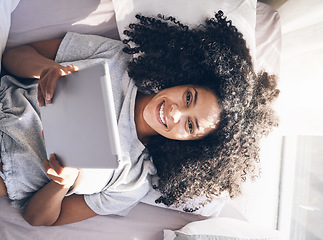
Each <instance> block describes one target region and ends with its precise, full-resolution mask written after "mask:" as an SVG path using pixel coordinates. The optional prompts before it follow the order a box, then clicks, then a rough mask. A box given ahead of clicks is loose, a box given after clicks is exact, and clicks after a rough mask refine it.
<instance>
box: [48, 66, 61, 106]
mask: <svg viewBox="0 0 323 240" xmlns="http://www.w3.org/2000/svg"><path fill="white" fill-rule="evenodd" d="M65 75H66V72H65V71H64V70H62V69H57V70H56V71H51V72H50V73H49V74H48V76H46V77H47V78H48V81H46V86H45V87H44V89H42V90H43V91H42V92H43V97H44V98H45V103H46V104H50V103H51V102H52V98H53V95H54V91H55V87H56V83H57V81H58V79H59V78H60V77H61V76H65Z"/></svg>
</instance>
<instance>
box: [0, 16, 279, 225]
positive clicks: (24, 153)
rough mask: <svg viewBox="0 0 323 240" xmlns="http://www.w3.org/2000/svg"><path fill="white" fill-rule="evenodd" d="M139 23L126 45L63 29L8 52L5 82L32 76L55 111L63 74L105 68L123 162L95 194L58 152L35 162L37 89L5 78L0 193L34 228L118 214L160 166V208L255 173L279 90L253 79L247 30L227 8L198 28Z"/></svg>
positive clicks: (39, 147)
mask: <svg viewBox="0 0 323 240" xmlns="http://www.w3.org/2000/svg"><path fill="white" fill-rule="evenodd" d="M136 17H137V18H138V19H139V20H140V23H138V24H131V25H130V26H129V27H130V30H129V31H125V34H126V35H127V36H128V37H129V39H128V40H126V41H124V43H127V44H134V45H133V47H130V46H128V47H124V45H122V44H120V43H119V42H117V41H114V40H109V39H105V38H101V37H97V36H89V35H79V34H75V33H69V34H67V35H66V36H65V38H64V39H63V40H50V41H44V42H38V43H33V44H30V45H29V46H23V47H20V48H17V49H13V50H10V51H8V52H7V53H6V54H5V55H4V59H3V63H4V66H5V67H6V68H7V70H8V71H9V72H11V73H12V74H14V75H16V76H18V77H22V78H39V86H38V90H37V96H38V102H39V105H40V106H44V105H46V104H50V103H51V99H52V97H53V94H54V89H55V84H56V82H57V80H58V78H59V77H60V76H62V75H65V74H67V73H68V72H73V71H75V70H76V67H75V65H76V66H77V67H83V66H85V65H88V64H92V63H96V62H101V61H105V62H107V63H108V66H109V72H110V75H111V81H112V87H113V90H114V100H115V102H116V105H117V107H116V113H117V116H118V127H119V132H120V138H121V141H122V150H123V153H124V155H125V156H127V160H125V162H124V163H122V164H121V166H120V167H119V168H118V169H117V170H115V171H111V172H109V173H107V174H106V176H105V177H106V179H105V180H104V181H106V185H105V186H104V187H103V188H102V189H100V190H99V191H96V190H95V191H94V190H93V191H92V192H90V193H86V194H80V192H78V191H77V187H76V190H74V189H73V185H74V184H75V182H76V180H77V179H78V177H79V175H82V171H80V170H78V169H73V168H66V167H65V168H64V167H62V166H61V165H60V164H59V163H58V161H57V160H56V159H55V155H53V154H52V155H50V159H49V161H47V160H45V161H43V167H42V166H41V164H42V163H41V162H42V160H44V159H46V153H45V150H44V145H43V141H42V139H41V127H40V126H41V123H40V119H39V116H38V115H39V114H38V106H37V102H36V100H35V99H36V96H35V95H36V92H35V91H36V88H35V85H28V84H25V83H20V82H18V81H16V80H15V79H13V78H10V77H5V78H3V79H2V80H1V93H0V96H1V98H0V99H1V103H2V111H1V114H2V115H1V116H0V117H1V118H0V119H1V124H2V128H1V161H2V164H3V165H2V166H1V167H2V168H3V169H1V171H2V172H3V173H2V172H1V176H2V179H4V181H2V182H1V185H2V188H1V195H5V194H6V193H8V195H9V198H10V199H12V200H14V201H13V203H15V204H17V205H20V206H25V211H24V218H25V219H26V220H27V221H28V222H29V223H30V224H32V225H60V224H66V223H70V222H76V221H81V220H83V219H87V218H90V217H93V216H95V215H97V214H119V215H125V214H126V213H127V212H128V211H129V210H130V209H131V208H132V207H133V206H134V205H135V204H136V203H137V202H138V201H139V200H140V198H142V197H143V196H144V195H145V194H146V193H147V191H148V188H149V179H150V176H151V175H154V174H155V173H156V169H157V173H158V177H159V181H158V184H156V185H154V187H155V188H156V189H158V190H159V191H160V192H161V194H162V197H161V198H160V199H158V201H159V202H162V203H164V204H166V205H173V204H174V205H181V204H184V206H185V203H186V202H187V200H189V199H191V198H194V197H198V196H207V201H209V200H211V199H212V198H213V197H214V196H218V195H220V194H222V193H224V192H228V194H229V195H230V196H231V197H233V196H236V195H237V194H239V191H240V184H241V181H243V180H244V179H245V178H246V176H248V175H249V176H251V177H254V176H256V175H257V163H258V162H259V140H260V138H261V137H262V136H263V135H266V134H267V133H268V132H269V131H270V130H271V128H272V127H273V126H275V125H277V120H276V118H275V116H274V112H273V110H272V109H271V107H270V103H271V102H272V101H273V100H274V99H275V98H276V97H277V95H278V92H279V91H278V90H277V89H276V80H275V78H274V77H273V76H268V74H267V73H260V74H258V75H256V74H255V73H254V72H253V68H252V62H251V57H250V55H249V51H248V49H247V47H246V43H245V40H244V39H243V37H242V34H241V33H239V32H238V31H237V29H236V28H235V27H234V26H232V25H231V22H230V21H227V20H226V18H225V17H224V16H223V13H222V12H218V13H217V14H216V16H215V18H212V19H209V20H207V21H206V22H205V24H204V25H203V26H202V25H201V26H199V27H198V28H196V29H189V28H188V27H187V26H184V25H182V24H181V23H179V22H177V21H176V20H175V19H173V18H168V19H164V17H162V16H159V18H161V20H159V19H155V18H147V17H144V16H136ZM123 51H124V52H125V53H128V54H125V53H123ZM133 54H135V55H134V56H136V57H134V58H133V59H130V56H131V55H133ZM53 59H55V61H53ZM61 64H62V65H61ZM71 64H72V65H71ZM63 65H64V66H63ZM126 70H128V71H127V73H126ZM128 75H129V76H128ZM129 77H130V78H131V79H130V78H129ZM135 85H136V86H135ZM137 88H138V89H137ZM35 102H36V103H35ZM13 116H14V117H13ZM26 119H28V121H26ZM30 119H31V120H30ZM22 126H23V127H22ZM17 129H19V131H17ZM22 129H23V130H22ZM17 132H18V133H17ZM22 133H23V134H22ZM26 144H27V147H26ZM145 149H147V150H148V152H147V151H146V150H145ZM17 159H18V160H19V161H18V160H17ZM151 159H152V161H153V163H152V162H151ZM17 166H18V167H17ZM21 169H23V170H21ZM19 171H20V172H19ZM29 171H32V174H29ZM17 172H18V173H17ZM21 175H23V177H21ZM30 175H32V176H33V177H32V176H30ZM17 179H18V180H17ZM30 179H32V180H30ZM24 180H26V181H27V183H24ZM3 182H4V183H5V184H4V183H3ZM17 186H18V187H17ZM69 191H70V192H69ZM22 192H23V194H22ZM73 193H78V194H73ZM203 204H204V202H201V203H200V205H203ZM186 210H187V211H193V210H195V209H189V208H186Z"/></svg>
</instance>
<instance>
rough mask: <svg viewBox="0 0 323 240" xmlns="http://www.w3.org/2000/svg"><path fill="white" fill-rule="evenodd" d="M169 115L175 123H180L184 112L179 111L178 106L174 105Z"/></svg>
mask: <svg viewBox="0 0 323 240" xmlns="http://www.w3.org/2000/svg"><path fill="white" fill-rule="evenodd" d="M169 114H170V116H171V117H172V118H173V122H174V123H178V121H179V119H180V118H181V115H182V112H181V111H180V110H179V109H178V106H177V105H176V104H172V106H171V110H170V112H169Z"/></svg>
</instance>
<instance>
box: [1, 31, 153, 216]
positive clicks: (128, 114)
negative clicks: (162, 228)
mask: <svg viewBox="0 0 323 240" xmlns="http://www.w3.org/2000/svg"><path fill="white" fill-rule="evenodd" d="M124 47H125V45H124V44H123V43H122V42H120V41H116V40H111V39H107V38H104V37H100V36H93V35H82V34H77V33H68V34H66V36H65V38H64V39H63V41H62V43H61V45H60V47H59V49H58V52H57V56H56V61H57V62H59V63H61V64H62V65H68V64H74V65H76V66H78V67H79V68H80V69H81V68H84V67H86V66H89V65H92V64H95V63H98V62H105V63H107V65H108V67H109V72H110V78H111V84H112V89H113V97H114V101H115V111H116V115H117V121H118V130H119V134H120V140H121V150H122V155H123V160H122V162H121V163H120V165H119V167H118V169H116V170H101V171H100V170H98V171H97V172H96V171H95V170H87V169H85V170H84V171H83V172H82V175H81V176H83V178H81V181H80V184H79V185H78V186H77V187H76V188H75V189H73V192H72V193H77V194H85V195H84V199H85V201H86V203H87V205H88V206H89V207H90V208H91V209H92V210H93V211H94V212H96V213H97V214H101V215H104V214H118V215H126V214H127V213H128V212H129V210H130V209H131V208H132V207H133V206H134V205H135V204H136V203H137V202H138V201H139V200H140V199H141V198H142V197H144V196H145V195H146V194H147V192H148V191H149V185H150V176H151V175H154V174H156V169H155V167H154V165H153V163H152V161H151V158H150V156H149V155H148V153H147V152H146V151H145V147H144V145H143V144H142V143H141V142H140V141H139V139H138V137H137V132H136V127H135V122H134V107H135V99H136V94H137V87H136V86H135V84H134V82H133V81H132V80H131V79H130V78H129V77H128V74H127V71H126V69H127V64H128V62H129V61H130V56H129V55H128V54H125V53H124V52H123V51H122V49H123V48H124ZM36 107H37V106H36ZM37 112H38V111H37ZM21 131H23V130H21ZM2 141H4V140H2ZM42 156H43V154H42ZM2 161H3V163H4V166H5V164H6V163H5V162H6V161H5V160H3V159H2ZM37 166H38V165H37ZM39 166H40V165H39ZM6 172H8V171H4V175H5V176H4V177H3V178H4V179H6V178H7V180H8V177H7V176H6V175H8V174H6ZM25 175H26V176H24V177H25V178H28V173H26V174H25ZM42 175H43V173H42ZM15 177H17V178H19V177H20V176H15ZM9 178H10V179H13V178H12V177H9ZM41 178H44V176H41ZM10 181H12V180H10ZM32 181H34V180H32ZM5 182H8V181H6V180H5ZM6 185H7V184H6ZM38 185H40V184H38ZM8 186H9V187H10V184H8V185H7V187H8ZM18 191H20V190H19V189H18ZM21 191H24V190H23V189H21ZM9 197H10V196H9Z"/></svg>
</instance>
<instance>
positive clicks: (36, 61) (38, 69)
mask: <svg viewBox="0 0 323 240" xmlns="http://www.w3.org/2000/svg"><path fill="white" fill-rule="evenodd" d="M3 65H4V67H5V68H6V69H7V70H8V71H9V72H10V73H12V74H13V75H15V76H17V77H21V78H39V77H40V74H41V73H42V71H44V70H45V69H47V68H49V67H53V66H59V64H58V63H56V62H55V61H53V60H51V59H49V58H47V57H45V56H43V55H41V54H40V53H39V52H38V51H37V50H36V49H35V48H34V47H32V46H29V45H24V46H21V47H18V48H14V49H11V50H8V51H7V52H6V53H5V54H4V56H3Z"/></svg>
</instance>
